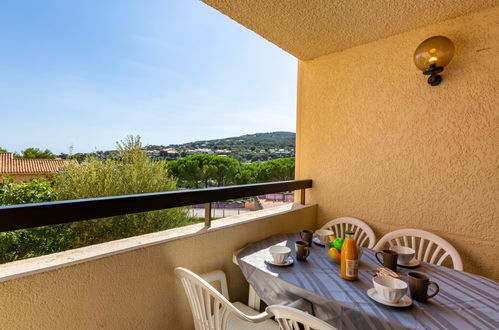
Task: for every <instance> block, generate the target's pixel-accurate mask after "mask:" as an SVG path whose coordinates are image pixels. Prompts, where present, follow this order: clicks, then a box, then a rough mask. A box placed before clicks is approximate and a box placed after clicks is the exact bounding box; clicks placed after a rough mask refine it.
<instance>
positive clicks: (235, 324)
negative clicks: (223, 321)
mask: <svg viewBox="0 0 499 330" xmlns="http://www.w3.org/2000/svg"><path fill="white" fill-rule="evenodd" d="M232 304H233V305H234V306H235V307H236V308H237V309H239V310H240V311H241V312H243V313H244V314H246V315H250V316H255V315H258V312H257V311H255V310H254V309H253V308H251V307H249V306H247V305H245V304H243V303H242V302H239V301H236V302H234V303H232ZM227 329H238V330H254V329H262V330H278V329H279V325H278V324H277V323H276V322H274V321H272V320H266V321H263V322H260V323H249V322H246V321H243V320H241V319H240V318H238V317H237V316H235V315H234V314H232V313H231V314H230V315H229V319H228V320H227Z"/></svg>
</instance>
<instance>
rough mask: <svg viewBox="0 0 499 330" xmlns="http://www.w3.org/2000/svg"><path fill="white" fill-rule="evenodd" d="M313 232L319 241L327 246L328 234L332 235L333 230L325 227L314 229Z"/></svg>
mask: <svg viewBox="0 0 499 330" xmlns="http://www.w3.org/2000/svg"><path fill="white" fill-rule="evenodd" d="M315 234H316V235H317V237H319V240H320V241H321V243H322V244H324V245H326V246H327V245H328V244H329V236H331V235H334V232H333V231H331V230H327V229H319V230H316V231H315Z"/></svg>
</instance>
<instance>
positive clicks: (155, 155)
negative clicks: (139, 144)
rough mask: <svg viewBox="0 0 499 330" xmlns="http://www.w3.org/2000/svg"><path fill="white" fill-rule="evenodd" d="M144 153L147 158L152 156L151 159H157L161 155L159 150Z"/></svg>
mask: <svg viewBox="0 0 499 330" xmlns="http://www.w3.org/2000/svg"><path fill="white" fill-rule="evenodd" d="M146 153H147V155H148V156H152V157H157V156H159V155H160V154H161V152H160V151H159V150H147V151H146Z"/></svg>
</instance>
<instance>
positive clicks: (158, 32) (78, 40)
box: [0, 0, 297, 153]
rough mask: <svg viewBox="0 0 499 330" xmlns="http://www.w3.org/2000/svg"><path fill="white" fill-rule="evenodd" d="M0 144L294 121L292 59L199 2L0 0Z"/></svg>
mask: <svg viewBox="0 0 499 330" xmlns="http://www.w3.org/2000/svg"><path fill="white" fill-rule="evenodd" d="M0 40H1V42H0V115H1V116H0V147H3V148H6V149H8V150H9V151H21V150H22V149H24V148H26V147H32V146H33V147H38V148H44V149H45V148H49V149H51V150H52V151H54V152H56V153H60V152H68V150H69V146H70V145H73V146H74V152H87V151H92V150H96V149H97V150H102V149H104V150H105V149H112V148H114V146H115V142H116V141H117V140H121V139H123V138H125V137H126V135H128V134H139V135H140V136H141V137H142V141H143V143H145V144H170V143H182V142H189V141H194V140H203V139H212V138H221V137H229V136H237V135H241V134H248V133H256V132H270V131H278V130H280V131H284V130H285V131H294V130H295V107H296V106H295V103H296V66H297V63H296V59H295V58H294V57H292V56H291V55H289V54H287V53H285V52H284V51H283V50H281V49H279V48H278V47H276V46H274V45H273V44H271V43H269V42H268V41H266V40H265V39H263V38H261V37H260V36H258V35H256V34H255V33H253V32H252V31H250V30H247V29H246V28H244V27H243V26H241V25H239V24H238V23H236V22H234V21H232V20H231V19H229V18H227V17H226V16H224V15H222V14H220V13H219V12H217V11H216V10H214V9H213V8H211V7H209V6H207V5H205V4H204V3H202V2H200V1H197V0H184V1H171V0H170V1H167V0H158V1H156V0H154V1H140V0H133V1H132V0H106V1H102V0H84V1H83V0H80V1H67V0H64V1H62V0H61V1H59V0H57V1H56V0H44V1H40V0H26V1H4V2H2V4H1V7H0Z"/></svg>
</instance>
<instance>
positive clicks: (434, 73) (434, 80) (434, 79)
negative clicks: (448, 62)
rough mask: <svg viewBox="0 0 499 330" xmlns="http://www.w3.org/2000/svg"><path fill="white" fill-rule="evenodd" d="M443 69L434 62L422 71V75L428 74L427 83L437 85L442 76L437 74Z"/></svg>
mask: <svg viewBox="0 0 499 330" xmlns="http://www.w3.org/2000/svg"><path fill="white" fill-rule="evenodd" d="M442 71H444V68H443V67H441V66H437V65H436V64H435V63H432V64H430V67H429V68H428V69H426V70H424V71H423V74H424V75H429V77H428V84H430V85H432V86H437V85H438V84H440V82H441V81H442V76H440V75H439V73H440V72H442Z"/></svg>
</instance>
